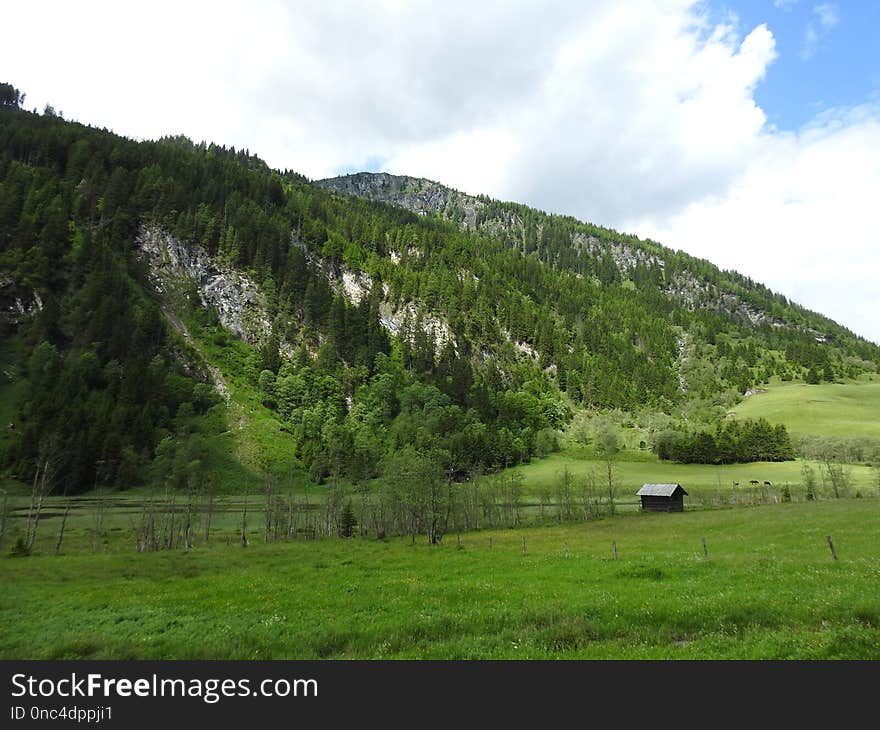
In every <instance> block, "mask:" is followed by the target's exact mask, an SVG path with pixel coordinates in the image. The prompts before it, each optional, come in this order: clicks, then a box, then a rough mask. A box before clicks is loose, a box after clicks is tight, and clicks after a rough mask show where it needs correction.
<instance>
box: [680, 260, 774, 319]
mask: <svg viewBox="0 0 880 730" xmlns="http://www.w3.org/2000/svg"><path fill="white" fill-rule="evenodd" d="M666 290H667V292H668V293H669V294H671V295H672V296H674V297H676V298H678V299H679V300H680V301H681V302H683V303H684V305H685V306H686V307H688V309H691V310H694V309H712V310H715V311H717V312H722V313H724V314H726V315H727V316H729V317H731V318H732V319H734V320H736V321H739V322H741V323H742V324H749V325H751V326H753V327H757V326H759V325H762V324H765V323H766V324H769V325H770V326H771V327H791V325H790V324H788V323H787V322H784V321H783V320H780V319H777V318H775V317H770V316H768V315H767V313H766V312H763V311H761V310H760V309H756V308H755V307H752V306H750V305H748V304H747V303H745V302H744V301H742V300H741V299H740V298H739V297H738V296H736V294H731V293H730V292H725V291H721V290H720V289H719V288H718V287H717V286H715V285H714V284H710V283H708V282H703V281H700V280H699V279H697V278H696V277H695V276H693V275H691V274H687V273H678V274H676V275H675V278H674V279H673V280H672V283H671V284H670V285H669V286H668V287H667V289H666Z"/></svg>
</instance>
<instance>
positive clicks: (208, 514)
mask: <svg viewBox="0 0 880 730" xmlns="http://www.w3.org/2000/svg"><path fill="white" fill-rule="evenodd" d="M213 519H214V492H208V503H207V505H205V544H206V545H207V544H208V542H209V541H210V540H211V522H212V521H213Z"/></svg>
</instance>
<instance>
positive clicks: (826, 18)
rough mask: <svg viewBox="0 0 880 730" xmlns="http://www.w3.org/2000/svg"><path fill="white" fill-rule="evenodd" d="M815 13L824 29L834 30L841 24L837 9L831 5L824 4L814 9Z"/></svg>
mask: <svg viewBox="0 0 880 730" xmlns="http://www.w3.org/2000/svg"><path fill="white" fill-rule="evenodd" d="M813 13H814V14H815V15H816V16H817V17H818V18H819V24H820V25H821V26H822V27H823V28H827V29H830V28H833V27H834V26H835V25H837V24H838V23H839V22H840V18H839V17H838V15H837V7H836V6H834V5H832V4H831V3H822V4H821V5H816V6H815V7H814V8H813Z"/></svg>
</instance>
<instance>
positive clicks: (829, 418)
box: [734, 376, 880, 438]
mask: <svg viewBox="0 0 880 730" xmlns="http://www.w3.org/2000/svg"><path fill="white" fill-rule="evenodd" d="M870 377H873V378H875V379H873V380H857V381H852V382H848V383H846V384H842V383H822V384H820V385H806V384H804V383H782V384H775V385H771V386H770V387H769V388H768V389H767V391H766V392H765V393H757V394H755V395H752V396H749V397H748V398H746V399H745V400H744V401H743V402H742V403H740V404H739V405H737V406H736V408H735V409H734V411H735V413H736V417H737V418H766V419H767V420H768V421H770V422H771V423H784V424H785V426H786V428H787V429H788V430H789V431H790V432H792V433H794V434H807V435H815V436H833V437H855V436H870V437H874V438H880V381H878V380H877V379H876V376H870Z"/></svg>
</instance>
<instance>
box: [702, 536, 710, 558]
mask: <svg viewBox="0 0 880 730" xmlns="http://www.w3.org/2000/svg"><path fill="white" fill-rule="evenodd" d="M703 557H704V558H705V559H706V560H708V559H709V548H707V547H706V538H705V537H704V538H703Z"/></svg>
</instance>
